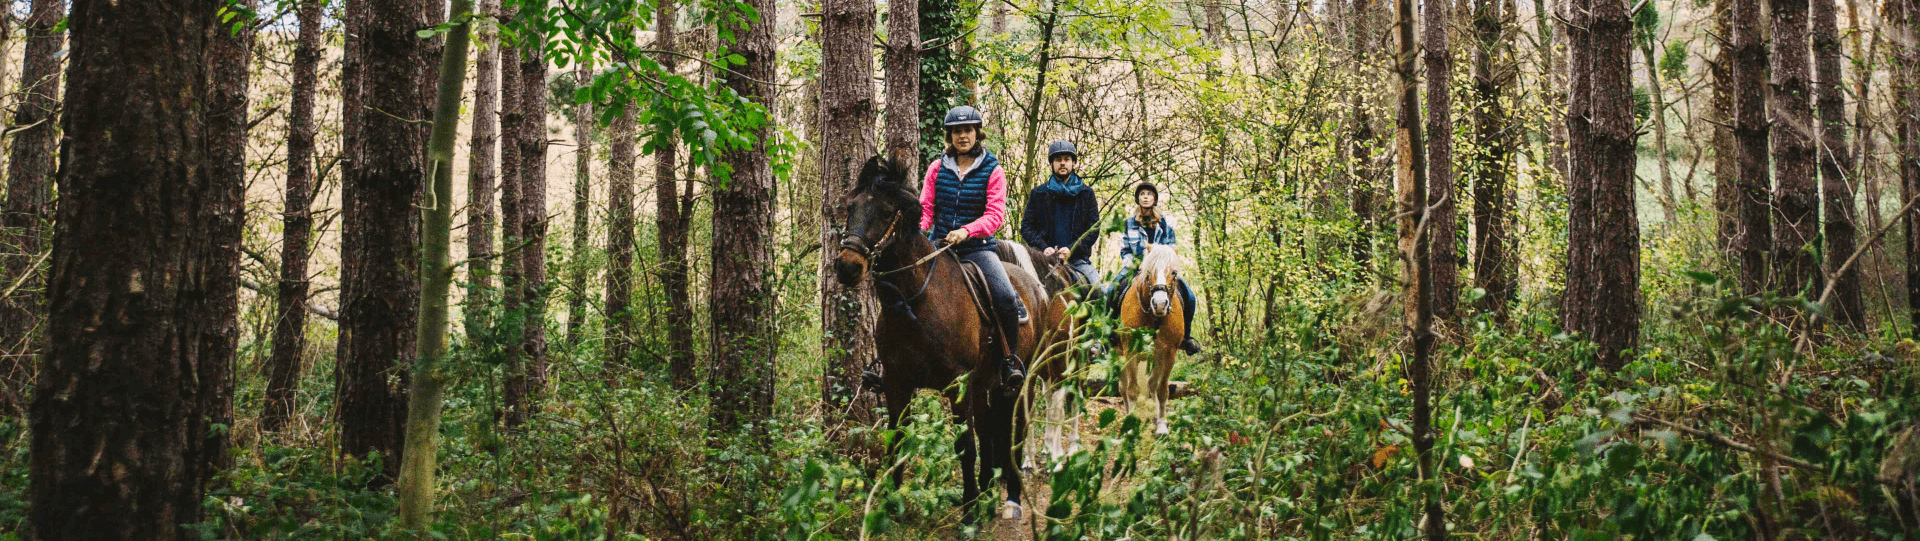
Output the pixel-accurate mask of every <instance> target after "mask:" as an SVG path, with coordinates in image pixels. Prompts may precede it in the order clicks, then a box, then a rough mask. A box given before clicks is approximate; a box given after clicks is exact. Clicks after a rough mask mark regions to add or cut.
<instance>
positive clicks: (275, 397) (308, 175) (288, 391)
mask: <svg viewBox="0 0 1920 541" xmlns="http://www.w3.org/2000/svg"><path fill="white" fill-rule="evenodd" d="M320 8H321V2H319V1H317V0H305V1H302V2H300V5H299V6H298V7H297V8H296V17H297V18H298V19H299V23H300V34H299V37H298V38H297V39H298V43H297V44H296V45H295V46H294V50H293V89H292V92H293V104H292V109H289V110H288V111H287V185H286V199H285V201H286V203H285V204H284V205H283V206H282V207H281V211H280V220H281V230H280V288H279V291H278V293H277V294H276V297H278V298H277V299H275V301H276V302H277V303H278V308H277V310H276V311H275V313H276V315H275V316H274V326H273V354H272V356H271V357H270V358H268V360H267V371H268V375H267V405H266V409H265V410H264V411H262V412H261V414H260V425H261V426H262V427H264V428H266V429H267V430H279V428H280V426H281V425H282V424H284V423H286V421H287V419H288V418H289V417H291V416H292V415H293V413H294V411H296V408H295V407H294V393H295V392H296V391H298V390H299V388H300V373H301V371H302V369H303V368H302V367H303V366H305V364H304V363H305V362H306V361H305V359H302V358H301V352H302V351H304V350H305V349H306V344H307V341H306V333H307V274H308V273H307V256H308V255H309V254H310V252H311V249H310V248H309V242H308V241H309V239H310V238H311V237H312V232H313V212H312V209H313V194H314V193H315V192H316V191H317V186H318V185H317V184H316V183H315V181H314V169H313V157H314V156H313V154H314V136H315V135H316V134H317V133H318V130H316V129H315V128H314V124H313V97H314V90H315V87H317V86H318V85H319V74H318V72H319V68H320V34H321V32H322V29H321V28H320V25H321V18H320Z"/></svg>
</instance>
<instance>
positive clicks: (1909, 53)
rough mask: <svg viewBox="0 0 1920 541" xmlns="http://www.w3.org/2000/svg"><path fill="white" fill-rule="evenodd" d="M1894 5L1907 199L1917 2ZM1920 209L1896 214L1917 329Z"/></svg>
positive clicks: (1918, 128)
mask: <svg viewBox="0 0 1920 541" xmlns="http://www.w3.org/2000/svg"><path fill="white" fill-rule="evenodd" d="M1892 5H1894V6H1898V7H1897V8H1896V9H1890V10H1888V11H1889V12H1892V13H1897V14H1898V15H1897V17H1898V19H1896V22H1895V24H1896V25H1897V28H1898V32H1900V41H1899V47H1900V49H1899V53H1898V54H1899V55H1900V57H1899V64H1898V65H1897V66H1896V67H1895V73H1898V74H1899V75H1900V77H1902V80H1901V81H1900V83H1899V84H1897V85H1896V86H1895V90H1896V91H1897V92H1899V95H1898V96H1897V97H1896V99H1895V100H1894V107H1895V109H1894V111H1895V115H1897V116H1898V117H1899V119H1900V152H1899V153H1898V154H1897V155H1898V156H1901V158H1900V159H1899V161H1900V200H1901V201H1903V202H1904V201H1911V200H1912V199H1913V198H1914V197H1916V196H1920V159H1914V158H1913V156H1920V2H1914V1H1912V0H1895V1H1894V2H1892ZM1917 214H1920V212H1907V213H1906V214H1903V215H1901V216H1900V217H1899V219H1900V220H1902V221H1903V224H1902V225H1903V227H1905V228H1906V234H1907V235H1906V236H1907V268H1906V280H1907V282H1906V289H1907V311H1908V312H1907V313H1908V317H1909V318H1910V320H1909V324H1910V325H1912V328H1914V329H1920V219H1916V215H1917Z"/></svg>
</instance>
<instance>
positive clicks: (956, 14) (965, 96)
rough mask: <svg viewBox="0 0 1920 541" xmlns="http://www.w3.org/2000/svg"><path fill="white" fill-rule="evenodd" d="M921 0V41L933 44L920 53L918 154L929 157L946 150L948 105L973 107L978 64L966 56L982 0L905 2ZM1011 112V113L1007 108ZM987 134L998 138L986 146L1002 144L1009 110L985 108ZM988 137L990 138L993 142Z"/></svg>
mask: <svg viewBox="0 0 1920 541" xmlns="http://www.w3.org/2000/svg"><path fill="white" fill-rule="evenodd" d="M907 1H918V2H920V41H921V42H922V43H932V44H933V45H931V46H929V47H928V48H926V49H923V50H921V52H920V118H921V119H922V120H921V129H920V154H921V155H922V156H924V157H927V158H931V157H933V156H937V155H939V153H940V152H941V151H944V150H946V148H947V140H946V137H947V136H946V129H945V127H944V124H943V121H944V120H945V118H946V114H947V109H951V108H954V107H957V106H960V105H977V104H976V103H975V100H976V96H974V95H973V92H972V91H971V90H969V89H968V88H967V83H968V82H969V81H974V80H976V79H978V78H979V76H980V73H979V71H980V68H979V66H978V65H977V64H976V63H975V62H974V61H973V60H972V59H970V58H969V56H970V55H968V54H966V53H967V51H968V50H969V49H971V48H972V46H973V43H972V38H971V37H970V36H969V34H970V33H972V32H973V31H974V30H973V24H972V23H974V22H975V21H976V20H977V19H979V17H980V3H979V2H975V1H973V0H907ZM1007 112H1008V113H1010V112H1011V111H1007ZM987 114H988V115H993V116H990V117H989V118H988V119H987V122H988V128H987V133H988V136H989V137H992V138H995V139H997V142H992V143H990V144H989V146H988V148H1003V147H1002V145H1005V144H1006V141H1007V139H1004V138H1002V137H1003V136H1004V135H1005V134H1007V133H1009V132H1007V131H1006V130H1004V129H1003V128H1005V126H1006V125H1007V123H1008V122H1010V121H1011V120H1012V118H1013V116H1012V115H1010V114H1003V115H995V114H994V112H988V113H987ZM995 139H989V141H995Z"/></svg>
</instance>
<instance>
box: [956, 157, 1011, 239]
mask: <svg viewBox="0 0 1920 541" xmlns="http://www.w3.org/2000/svg"><path fill="white" fill-rule="evenodd" d="M1004 223H1007V170H1005V169H1001V168H998V167H995V168H993V173H991V174H988V175H987V211H986V212H985V213H982V214H981V215H980V219H978V220H974V221H973V223H970V224H967V225H966V227H964V228H963V229H966V230H967V236H969V237H973V238H976V239H977V238H980V237H985V236H987V235H992V234H993V232H995V231H999V230H1000V224H1004Z"/></svg>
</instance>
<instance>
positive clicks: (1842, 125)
mask: <svg viewBox="0 0 1920 541" xmlns="http://www.w3.org/2000/svg"><path fill="white" fill-rule="evenodd" d="M1810 7H1811V9H1812V17H1813V21H1812V33H1811V34H1810V35H1809V40H1810V41H1811V42H1812V45H1813V71H1814V96H1815V99H1816V100H1818V102H1819V108H1820V147H1819V148H1818V149H1817V152H1818V154H1819V161H1820V190H1821V192H1822V194H1821V198H1822V199H1823V200H1824V203H1825V207H1826V208H1825V210H1826V212H1825V214H1826V227H1825V229H1824V230H1823V231H1822V232H1823V233H1824V237H1825V239H1826V249H1825V250H1824V253H1825V254H1826V266H1825V271H1824V272H1825V273H1827V274H1829V275H1831V276H1832V279H1833V282H1834V283H1833V294H1834V297H1833V300H1832V303H1833V310H1832V313H1833V318H1834V320H1835V321H1839V322H1840V323H1842V324H1844V325H1847V326H1849V327H1852V328H1853V329H1855V330H1860V329H1864V328H1865V327H1866V309H1865V306H1864V304H1865V302H1864V300H1863V299H1862V296H1861V294H1860V270H1859V268H1858V267H1848V268H1847V269H1846V270H1845V271H1844V272H1842V271H1841V269H1840V266H1841V265H1844V264H1846V260H1847V258H1848V257H1851V256H1852V255H1853V252H1854V245H1855V243H1856V241H1855V237H1856V235H1857V233H1856V230H1855V226H1854V223H1855V218H1854V195H1855V194H1856V193H1857V192H1856V191H1855V190H1854V186H1856V185H1857V184H1858V183H1856V182H1854V181H1853V180H1852V179H1850V178H1848V175H1850V174H1852V173H1853V162H1852V156H1851V155H1849V154H1848V147H1847V128H1848V125H1847V111H1846V108H1847V101H1846V97H1845V96H1844V95H1843V92H1844V91H1843V90H1842V85H1844V84H1846V82H1845V81H1843V80H1841V78H1840V15H1839V6H1838V5H1836V2H1834V0H1813V2H1812V5H1811V6H1810ZM1861 99H1865V96H1864V95H1863V96H1862V97H1861Z"/></svg>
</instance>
